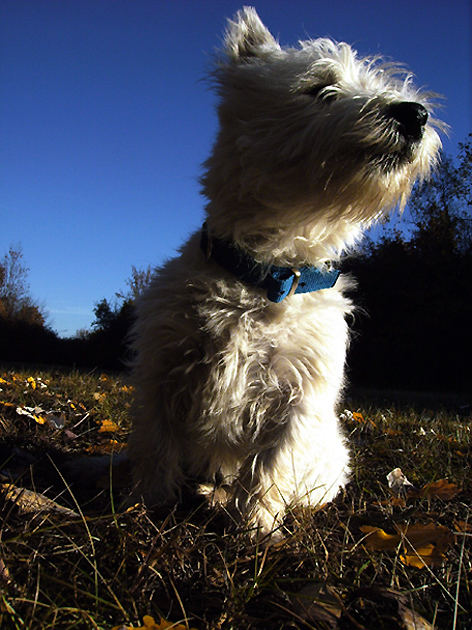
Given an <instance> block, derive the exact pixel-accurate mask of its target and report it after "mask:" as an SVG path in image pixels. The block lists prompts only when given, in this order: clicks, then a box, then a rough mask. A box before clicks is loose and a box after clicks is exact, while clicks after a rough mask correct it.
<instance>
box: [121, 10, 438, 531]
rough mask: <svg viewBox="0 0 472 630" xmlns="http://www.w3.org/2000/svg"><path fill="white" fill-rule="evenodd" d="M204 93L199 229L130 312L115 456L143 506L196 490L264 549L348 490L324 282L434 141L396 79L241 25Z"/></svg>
mask: <svg viewBox="0 0 472 630" xmlns="http://www.w3.org/2000/svg"><path fill="white" fill-rule="evenodd" d="M213 76H214V81H215V84H216V88H217V92H218V94H219V96H220V103H219V109H218V113H219V122H220V130H219V133H218V137H217V139H216V143H215V146H214V149H213V152H212V154H211V156H210V158H209V159H208V161H207V162H206V164H205V174H204V176H203V178H202V183H203V192H204V194H205V196H206V197H207V198H208V200H209V203H208V205H207V206H206V215H207V218H206V223H205V225H204V227H203V229H202V231H201V233H198V234H195V235H193V236H192V237H191V238H190V240H189V241H188V242H187V243H186V244H185V245H184V246H183V248H182V250H181V254H180V256H179V257H177V258H175V259H173V260H170V261H169V262H168V263H167V264H165V265H164V266H163V267H162V268H161V269H159V270H158V272H157V273H156V274H155V277H154V280H153V281H152V284H151V286H150V288H149V289H148V290H147V292H146V293H145V294H144V296H143V297H142V299H141V300H140V302H139V304H138V319H137V323H136V326H135V329H134V339H135V341H134V348H135V350H136V354H137V358H136V365H135V376H136V394H137V411H136V418H135V425H134V432H133V434H132V437H131V441H130V456H131V460H132V464H133V468H134V481H135V483H136V488H137V492H138V494H139V495H140V496H143V497H144V499H145V501H146V502H147V503H148V504H150V505H154V504H166V503H169V502H173V501H175V500H177V499H178V498H179V494H180V491H181V489H182V487H183V486H184V485H185V484H186V483H188V482H189V481H193V482H195V481H197V482H200V484H201V485H200V490H201V491H202V492H206V493H208V494H211V495H213V496H214V491H215V489H216V494H217V495H218V498H219V500H222V501H224V502H226V504H227V505H228V508H229V509H231V510H232V511H233V513H235V514H238V515H240V516H241V517H242V518H243V519H244V521H245V522H246V523H247V524H249V526H250V527H251V528H253V531H255V532H258V533H259V534H260V535H266V534H269V533H271V532H273V530H274V529H276V528H280V524H281V522H282V518H283V515H284V512H285V511H286V509H287V507H289V506H292V505H294V504H295V505H296V504H298V505H317V504H320V503H324V502H326V501H330V500H331V499H333V498H334V497H335V495H336V493H337V492H338V490H339V488H340V486H343V484H345V483H346V480H347V479H348V475H349V455H348V450H347V448H346V444H345V440H344V438H343V435H342V432H341V429H340V426H339V421H338V418H337V416H336V404H337V401H338V398H339V395H340V391H341V389H342V386H343V369H344V361H345V353H346V347H347V344H348V328H347V325H346V315H347V314H348V313H350V312H351V310H352V305H351V302H350V301H349V300H348V299H347V298H346V297H345V296H344V295H343V292H344V290H345V289H346V286H347V284H348V280H346V278H344V277H343V276H339V277H338V275H339V274H338V272H337V271H335V270H334V269H333V267H332V265H333V263H335V262H336V261H337V260H339V257H340V255H341V254H342V252H343V251H344V250H346V248H349V247H351V246H352V245H353V244H354V243H355V242H356V241H357V240H358V239H359V237H360V236H361V233H362V231H363V230H364V229H365V228H366V227H367V226H368V225H369V224H371V223H372V222H373V221H374V220H376V219H378V218H379V217H382V216H383V215H384V214H385V213H386V212H387V211H389V210H391V209H392V208H394V207H395V206H397V205H400V206H402V205H403V204H404V203H405V201H406V199H407V197H408V194H409V193H410V191H411V188H412V185H413V183H414V182H415V180H416V179H418V178H420V179H421V178H424V177H426V176H427V175H428V173H429V171H430V169H431V167H432V166H433V165H434V163H435V161H436V159H437V155H438V150H439V147H440V141H439V137H438V134H437V133H436V131H435V130H434V129H433V125H434V123H433V122H432V118H431V104H430V98H431V97H430V96H428V95H426V94H424V93H421V92H420V91H418V90H416V89H415V88H414V87H413V85H412V80H411V76H410V75H405V73H404V72H401V71H399V70H398V68H395V67H393V66H392V65H387V64H383V63H381V62H380V61H379V60H378V59H361V58H359V57H358V56H357V54H356V53H355V52H354V51H353V50H352V49H351V48H350V47H349V46H348V45H347V44H344V43H340V44H337V43H334V42H332V41H331V40H328V39H318V40H314V41H303V42H300V44H299V47H298V48H281V47H280V46H279V44H278V43H277V41H276V40H275V39H274V37H273V36H272V35H271V34H270V32H269V31H268V30H267V29H266V27H265V26H264V25H263V24H262V22H261V21H260V19H259V17H258V16H257V13H256V11H255V10H254V9H252V8H244V9H243V10H241V11H240V12H239V13H238V14H237V15H236V17H235V19H234V21H229V23H228V30H227V33H226V39H225V50H224V52H223V54H222V55H221V58H219V59H218V62H217V64H216V67H215V70H214V75H213ZM435 126H438V124H437V123H436V125H435Z"/></svg>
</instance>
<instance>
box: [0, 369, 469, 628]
mask: <svg viewBox="0 0 472 630" xmlns="http://www.w3.org/2000/svg"><path fill="white" fill-rule="evenodd" d="M132 395H133V392H132V390H131V388H130V387H128V386H127V384H126V383H125V382H124V381H122V380H120V378H118V377H115V376H111V375H98V374H84V373H79V372H72V373H65V372H40V371H28V372H26V371H25V372H20V371H16V372H15V371H12V370H7V371H4V372H0V435H1V440H0V472H1V478H0V483H1V490H2V491H1V493H0V494H1V496H0V510H1V515H0V626H1V627H2V628H34V629H35V630H36V629H42V628H60V629H66V628H104V629H107V630H111V628H113V627H114V626H120V624H122V627H123V628H125V627H135V628H136V627H144V625H143V617H144V616H145V615H149V616H150V617H152V619H153V620H154V622H155V623H154V625H153V624H152V620H151V619H149V618H148V619H147V623H148V627H149V628H153V627H154V628H164V627H169V628H170V627H174V628H178V629H180V630H182V629H184V628H194V629H197V630H200V629H205V628H211V629H217V628H224V629H234V630H244V629H246V628H247V629H252V628H254V629H259V628H260V629H265V630H268V629H272V628H280V629H285V628H300V629H302V628H315V629H316V630H318V629H321V630H322V629H324V628H326V629H339V630H343V629H349V628H357V629H362V628H369V629H370V628H375V629H376V630H379V629H381V628H386V629H388V630H392V629H397V628H398V629H400V628H408V629H409V628H415V627H417V628H420V627H421V628H431V627H432V628H450V629H451V630H455V629H464V630H465V629H470V628H471V627H472V613H471V609H472V606H471V601H472V597H471V594H472V580H471V575H472V572H471V569H472V553H471V545H470V541H471V536H472V515H471V507H470V506H471V505H472V479H471V474H470V469H471V464H472V461H471V425H470V416H469V417H467V416H466V415H464V414H462V415H459V414H457V413H455V412H450V411H449V412H446V411H437V410H431V409H430V410H426V409H425V410H418V408H417V409H414V408H410V409H408V408H405V407H402V408H396V407H395V406H392V405H391V404H389V405H383V406H382V405H380V404H378V403H376V404H375V406H372V405H369V403H368V402H367V403H366V402H364V403H363V404H362V406H361V407H358V406H357V404H358V403H353V402H352V401H351V402H349V403H345V407H346V410H345V411H343V409H341V412H342V417H343V423H344V425H345V432H346V434H347V435H348V436H349V441H350V444H351V449H352V458H353V471H354V472H353V476H352V481H351V483H350V484H349V485H348V487H347V488H346V490H345V491H344V492H343V493H341V494H340V495H339V497H338V498H337V499H336V501H334V502H333V503H331V504H329V505H326V506H324V507H323V508H322V509H319V510H317V511H315V510H311V511H310V510H293V511H292V512H291V513H290V514H289V516H288V518H287V522H286V528H287V537H286V539H285V540H284V541H283V542H282V543H280V544H278V545H275V546H269V547H268V546H263V545H255V544H254V543H251V542H249V541H248V538H247V536H246V535H245V532H244V531H235V530H234V529H231V527H228V522H227V521H226V519H225V517H224V515H222V514H219V513H217V512H215V511H213V510H210V509H207V508H205V507H204V506H202V505H199V504H197V503H196V502H189V504H188V505H183V506H176V507H175V508H174V509H173V510H171V511H167V512H163V513H161V514H151V513H149V512H148V511H147V510H146V508H145V507H144V506H142V505H140V504H136V505H131V506H130V507H125V506H124V504H123V498H124V495H125V492H124V490H123V488H121V487H120V486H121V485H122V481H121V480H120V478H119V477H115V476H113V477H112V478H111V482H112V483H111V485H110V478H109V476H108V474H107V475H105V477H104V478H103V477H102V478H101V479H100V480H99V482H98V485H97V483H96V480H95V479H94V478H93V476H92V477H90V478H89V477H88V476H87V474H86V473H87V472H88V471H89V470H90V467H89V466H86V467H85V468H84V469H83V475H81V477H80V479H81V480H80V481H79V482H77V479H76V481H75V482H73V481H72V479H73V476H72V477H71V476H70V474H69V467H68V463H69V462H70V461H71V460H72V461H74V457H75V456H76V455H78V454H81V455H83V454H87V455H92V454H97V453H98V454H100V453H108V452H113V453H117V452H119V451H120V449H121V448H123V447H124V445H125V444H126V440H127V435H128V433H129V428H130V407H131V403H132ZM18 410H20V411H18ZM397 467H400V468H401V469H402V471H403V472H404V473H405V474H406V475H407V477H408V479H409V481H410V482H411V483H412V484H414V486H416V488H417V490H416V491H410V492H408V493H406V492H403V493H402V494H401V495H400V496H396V495H394V494H392V492H391V491H390V490H389V488H388V484H387V480H386V475H387V474H388V473H389V472H390V471H391V470H392V469H394V468H397ZM444 479H447V480H448V482H447V483H446V482H445V481H441V480H444ZM27 491H30V492H29V493H28V492H27ZM46 498H47V499H49V500H50V501H49V502H48V501H47V499H46ZM63 508H67V510H64V509H63ZM366 527H367V528H368V527H370V528H378V529H370V530H369V529H367V530H366ZM415 527H416V529H415ZM418 535H419V538H416V537H415V536H418ZM408 615H409V617H408ZM420 616H421V617H420ZM412 618H414V619H416V622H415V621H411V619H412ZM421 618H423V624H425V623H426V622H428V623H429V624H430V625H423V626H421V625H420V621H421ZM408 619H410V622H408ZM424 620H426V622H424ZM161 622H162V623H161ZM407 622H408V623H409V624H410V625H408V623H407ZM415 623H416V624H417V625H415ZM120 627H121V626H120Z"/></svg>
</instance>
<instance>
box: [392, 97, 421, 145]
mask: <svg viewBox="0 0 472 630" xmlns="http://www.w3.org/2000/svg"><path fill="white" fill-rule="evenodd" d="M387 116H389V117H390V118H393V119H394V120H395V121H396V122H397V123H398V126H399V127H398V131H399V133H401V135H402V136H403V137H404V138H405V140H406V141H407V142H410V143H411V142H418V141H419V140H421V138H422V137H423V132H424V128H425V125H426V122H427V121H428V112H427V110H426V108H425V107H423V105H420V104H419V103H414V102H410V101H404V102H401V103H393V104H392V105H390V106H389V107H388V109H387Z"/></svg>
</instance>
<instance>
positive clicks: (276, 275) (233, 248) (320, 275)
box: [200, 223, 341, 302]
mask: <svg viewBox="0 0 472 630" xmlns="http://www.w3.org/2000/svg"><path fill="white" fill-rule="evenodd" d="M200 245H201V248H202V249H203V251H204V252H205V254H206V256H207V258H208V259H210V258H211V259H212V260H214V261H215V262H217V263H218V264H219V265H221V266H222V267H224V268H225V269H226V270H227V271H229V272H231V273H232V274H234V275H235V276H236V278H238V280H241V281H242V282H244V283H246V284H249V285H251V286H255V287H259V288H261V289H266V290H267V298H268V299H269V300H270V301H271V302H281V301H282V300H283V299H285V298H286V297H289V296H291V295H293V294H294V293H311V292H313V291H319V290H320V289H330V288H331V287H333V286H334V284H335V282H336V280H337V279H338V277H339V275H340V273H341V272H340V271H337V270H336V269H334V270H332V271H320V270H319V269H316V267H300V268H299V269H295V268H291V267H277V266H276V265H272V266H266V265H263V264H261V263H258V262H256V261H255V260H254V259H253V258H252V257H251V256H249V254H247V253H246V252H245V251H243V250H242V249H240V248H239V247H237V245H235V244H234V243H231V242H228V241H224V240H222V239H219V238H216V237H214V236H211V235H210V234H209V233H208V227H207V224H206V223H204V224H203V227H202V233H201V241H200Z"/></svg>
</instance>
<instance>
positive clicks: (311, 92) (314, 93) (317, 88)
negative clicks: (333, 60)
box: [303, 83, 336, 102]
mask: <svg viewBox="0 0 472 630" xmlns="http://www.w3.org/2000/svg"><path fill="white" fill-rule="evenodd" d="M330 85H331V84H330V83H328V84H326V83H321V84H318V85H311V86H310V87H307V88H306V90H303V94H306V95H307V96H311V97H312V98H318V97H319V96H320V94H321V92H322V91H323V90H324V89H326V88H328V87H330ZM335 98H336V95H335V94H334V92H328V93H325V94H323V95H322V97H321V100H323V101H326V102H329V101H334V100H335Z"/></svg>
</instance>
